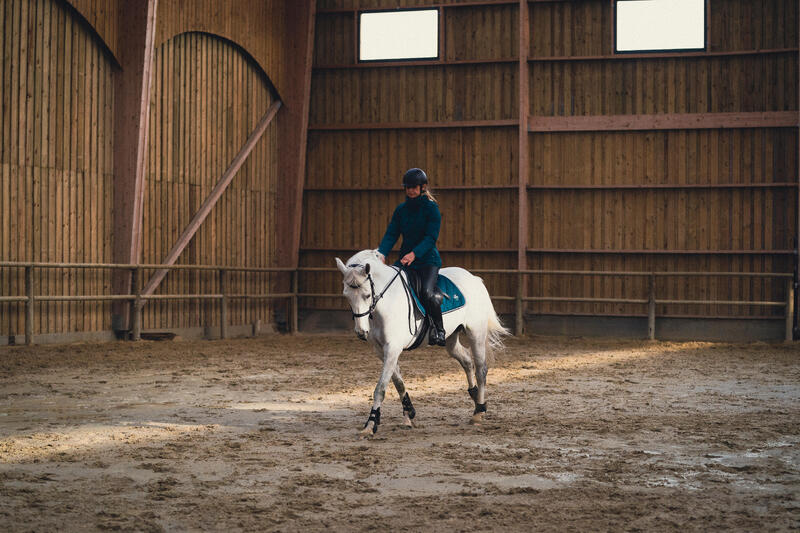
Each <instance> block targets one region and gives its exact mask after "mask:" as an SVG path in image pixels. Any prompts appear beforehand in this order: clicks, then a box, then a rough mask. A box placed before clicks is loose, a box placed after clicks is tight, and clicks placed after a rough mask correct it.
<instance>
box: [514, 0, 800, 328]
mask: <svg viewBox="0 0 800 533" xmlns="http://www.w3.org/2000/svg"><path fill="white" fill-rule="evenodd" d="M797 20H798V11H797V2H793V1H780V0H779V1H772V0H770V1H757V2H753V1H750V0H712V1H711V2H709V11H708V51H707V52H705V53H694V54H685V55H682V54H675V53H673V54H668V53H667V54H650V55H648V54H633V55H630V56H626V55H614V54H613V34H612V32H613V28H612V21H613V6H612V3H611V2H606V1H599V0H581V1H575V2H532V3H530V36H531V42H530V58H531V60H530V62H529V64H530V122H531V125H532V126H533V127H534V128H535V127H536V125H537V123H541V120H540V117H542V118H545V117H547V118H549V117H603V116H619V115H645V116H652V115H661V116H666V117H668V116H669V115H680V114H687V113H694V114H698V115H697V117H698V120H700V121H702V120H706V119H709V118H711V119H713V117H714V116H715V114H719V113H731V114H743V113H753V112H775V111H778V112H779V111H791V112H795V113H796V112H797V102H798V59H797V58H798V53H797V43H798V30H797ZM577 28H580V29H581V30H583V29H585V31H579V30H576V29H577ZM717 116H718V115H717ZM537 121H539V122H537ZM597 124H598V126H597V128H598V129H597V131H582V132H570V131H558V132H552V133H549V132H541V131H535V132H532V133H531V134H530V138H529V141H530V143H529V153H530V170H529V183H530V185H531V188H530V189H529V196H528V201H529V210H530V211H529V213H530V220H529V235H528V243H527V249H528V257H527V261H528V265H529V267H531V268H542V269H578V270H640V271H743V272H751V271H752V272H792V270H793V268H794V258H793V255H792V254H793V250H794V249H795V247H796V245H795V241H794V239H795V238H796V235H797V226H796V220H797V176H798V166H797V165H798V161H797V146H798V138H797V128H796V127H763V128H755V127H752V128H741V129H737V128H725V129H714V128H712V129H664V128H660V129H652V130H649V131H648V130H647V129H641V130H639V129H631V130H623V131H609V129H610V128H605V126H604V125H603V123H602V122H598V123H597ZM564 129H565V130H566V129H567V128H564ZM530 290H531V294H532V295H534V296H550V295H563V296H567V295H569V296H592V297H602V298H646V297H647V288H646V280H644V279H636V278H611V277H595V278H579V277H574V278H571V277H564V276H558V277H556V276H541V277H537V278H533V279H532V284H531V287H530ZM657 294H658V296H659V297H661V298H670V299H696V300H703V299H710V300H739V299H743V300H744V299H749V300H773V301H776V300H777V301H780V300H782V299H784V298H785V296H784V294H785V292H784V284H783V282H782V281H778V280H772V281H752V280H749V279H721V278H691V277H687V278H666V279H661V280H659V283H658V286H657ZM532 311H534V312H537V313H548V314H549V313H558V314H560V313H567V314H573V313H576V314H583V313H585V314H621V315H637V314H639V315H640V314H642V313H643V311H644V309H643V307H642V306H641V305H620V304H583V303H537V304H535V305H533V306H532ZM657 313H658V314H659V315H660V316H661V315H679V316H722V317H728V316H742V317H753V316H776V317H777V316H781V314H782V310H781V309H774V308H773V309H769V308H764V307H733V306H688V305H672V306H659V309H657Z"/></svg>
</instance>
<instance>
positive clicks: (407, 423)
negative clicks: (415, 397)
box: [403, 415, 417, 429]
mask: <svg viewBox="0 0 800 533" xmlns="http://www.w3.org/2000/svg"><path fill="white" fill-rule="evenodd" d="M403 424H404V425H405V426H406V427H407V428H410V429H413V428H415V427H417V423H416V422H414V420H413V419H411V418H409V417H408V415H403Z"/></svg>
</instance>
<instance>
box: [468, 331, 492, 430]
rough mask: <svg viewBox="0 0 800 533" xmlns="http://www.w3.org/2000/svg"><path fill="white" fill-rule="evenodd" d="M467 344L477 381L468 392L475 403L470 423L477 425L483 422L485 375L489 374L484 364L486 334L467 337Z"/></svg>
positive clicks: (487, 367) (487, 366) (485, 363)
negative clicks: (469, 348)
mask: <svg viewBox="0 0 800 533" xmlns="http://www.w3.org/2000/svg"><path fill="white" fill-rule="evenodd" d="M469 342H470V347H471V348H472V360H473V362H474V364H475V379H476V381H477V388H476V389H471V390H470V396H472V400H473V401H474V402H475V411H474V412H473V413H472V420H471V422H472V423H473V424H479V423H480V422H482V421H483V415H484V413H485V412H486V375H487V374H488V373H489V365H488V364H487V362H486V333H485V332H484V334H483V335H469Z"/></svg>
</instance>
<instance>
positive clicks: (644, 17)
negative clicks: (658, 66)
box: [616, 0, 706, 52]
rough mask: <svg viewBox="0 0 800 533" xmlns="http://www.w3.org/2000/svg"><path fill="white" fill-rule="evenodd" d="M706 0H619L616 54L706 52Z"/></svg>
mask: <svg viewBox="0 0 800 533" xmlns="http://www.w3.org/2000/svg"><path fill="white" fill-rule="evenodd" d="M705 4H706V2H705V0H617V10H616V19H617V20H616V36H617V42H616V50H617V52H652V51H663V50H704V49H705V47H706V39H705V26H706V20H705V18H706V10H705Z"/></svg>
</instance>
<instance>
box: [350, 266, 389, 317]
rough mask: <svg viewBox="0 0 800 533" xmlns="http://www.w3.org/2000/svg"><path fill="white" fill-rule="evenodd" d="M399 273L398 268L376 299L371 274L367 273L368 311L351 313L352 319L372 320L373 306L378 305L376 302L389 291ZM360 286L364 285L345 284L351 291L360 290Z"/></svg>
mask: <svg viewBox="0 0 800 533" xmlns="http://www.w3.org/2000/svg"><path fill="white" fill-rule="evenodd" d="M347 266H348V267H350V268H355V267H360V266H361V265H347ZM392 268H394V267H392ZM401 271H402V269H400V268H398V269H397V273H396V274H395V275H394V277H393V278H392V279H391V280H390V281H389V283H387V284H386V286H385V287H384V288H383V290H382V291H381V293H380V294H379V295H378V296H377V297H376V296H375V281H374V280H373V279H372V273H371V272H367V279H368V280H369V290H370V297H371V298H372V303H371V304H370V306H369V309H367V310H366V311H364V312H363V313H353V318H361V317H363V316H367V315H369V318H370V320H371V319H372V312H373V311H374V310H375V306H377V305H378V302H379V301H380V300H381V298H383V295H384V294H386V291H387V290H388V289H389V287H390V286H391V285H392V283H394V280H396V279H397V276H399V275H400V272H401ZM362 285H364V284H363V283H361V284H359V285H350V284H349V283H348V284H347V286H348V287H350V288H351V289H360V288H361V286H362ZM351 311H352V309H351Z"/></svg>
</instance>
